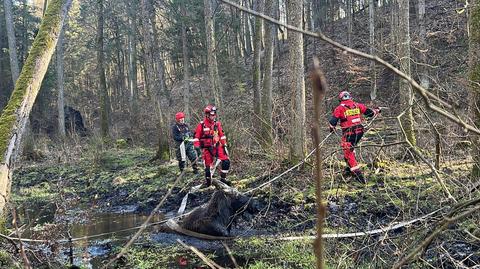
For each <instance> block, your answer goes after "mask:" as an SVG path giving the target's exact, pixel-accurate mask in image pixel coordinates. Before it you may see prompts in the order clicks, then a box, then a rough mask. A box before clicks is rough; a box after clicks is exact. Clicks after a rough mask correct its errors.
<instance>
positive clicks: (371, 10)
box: [348, 0, 377, 101]
mask: <svg viewBox="0 0 480 269" xmlns="http://www.w3.org/2000/svg"><path fill="white" fill-rule="evenodd" d="M348 1H349V0H348ZM368 15H369V16H368V25H369V27H368V28H369V32H370V55H375V0H369V4H368ZM370 73H371V76H370V77H371V78H370V80H371V81H372V82H371V83H372V84H371V88H370V99H371V100H372V101H373V100H375V99H376V98H377V81H376V80H377V75H376V72H375V62H374V61H370Z"/></svg>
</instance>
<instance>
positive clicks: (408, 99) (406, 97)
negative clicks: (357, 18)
mask: <svg viewBox="0 0 480 269" xmlns="http://www.w3.org/2000/svg"><path fill="white" fill-rule="evenodd" d="M398 9H399V12H398V31H397V32H398V57H399V59H400V70H401V71H402V72H403V73H405V74H406V75H407V76H410V74H411V71H410V30H409V25H410V23H409V14H410V9H409V0H398ZM399 92H400V105H401V106H402V109H406V113H405V116H404V117H403V118H402V125H403V128H405V133H406V135H407V137H406V138H407V139H408V141H410V143H412V145H416V139H415V130H414V121H413V109H412V106H413V89H412V87H411V86H410V83H408V82H407V81H406V80H404V79H400V82H399Z"/></svg>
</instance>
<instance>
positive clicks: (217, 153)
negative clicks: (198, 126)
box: [202, 146, 230, 178]
mask: <svg viewBox="0 0 480 269" xmlns="http://www.w3.org/2000/svg"><path fill="white" fill-rule="evenodd" d="M202 158H203V163H204V165H205V177H206V178H210V177H211V175H212V173H213V172H214V171H212V169H213V167H214V166H215V164H214V163H213V161H214V160H215V158H218V160H220V161H222V165H221V169H222V170H221V172H220V175H221V176H222V178H225V177H226V174H227V173H228V170H229V168H230V160H229V159H228V155H227V153H226V152H225V148H224V147H223V146H218V147H214V148H203V151H202Z"/></svg>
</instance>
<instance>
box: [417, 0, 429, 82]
mask: <svg viewBox="0 0 480 269" xmlns="http://www.w3.org/2000/svg"><path fill="white" fill-rule="evenodd" d="M426 36H427V30H426V27H425V0H418V40H419V46H420V62H421V63H426V62H427V51H428V49H427V43H426V41H425V39H426ZM418 68H419V69H420V70H419V73H420V85H422V87H424V88H426V89H428V88H429V84H430V82H429V79H428V70H427V68H425V66H422V65H421V66H419V67H418Z"/></svg>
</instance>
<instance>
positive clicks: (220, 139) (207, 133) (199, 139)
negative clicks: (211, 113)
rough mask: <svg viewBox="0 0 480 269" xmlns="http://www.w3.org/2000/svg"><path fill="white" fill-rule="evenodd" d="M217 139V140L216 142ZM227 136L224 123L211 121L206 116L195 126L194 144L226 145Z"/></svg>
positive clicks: (200, 145) (205, 146)
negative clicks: (224, 131)
mask: <svg viewBox="0 0 480 269" xmlns="http://www.w3.org/2000/svg"><path fill="white" fill-rule="evenodd" d="M215 140H217V142H215ZM226 143H227V138H226V137H225V134H224V133H223V129H222V124H221V123H220V122H219V121H211V120H210V119H208V118H205V119H204V120H203V121H201V122H200V123H199V124H198V125H197V128H195V135H194V139H193V145H194V146H195V147H201V148H210V147H216V146H218V144H220V145H225V144H226Z"/></svg>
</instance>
